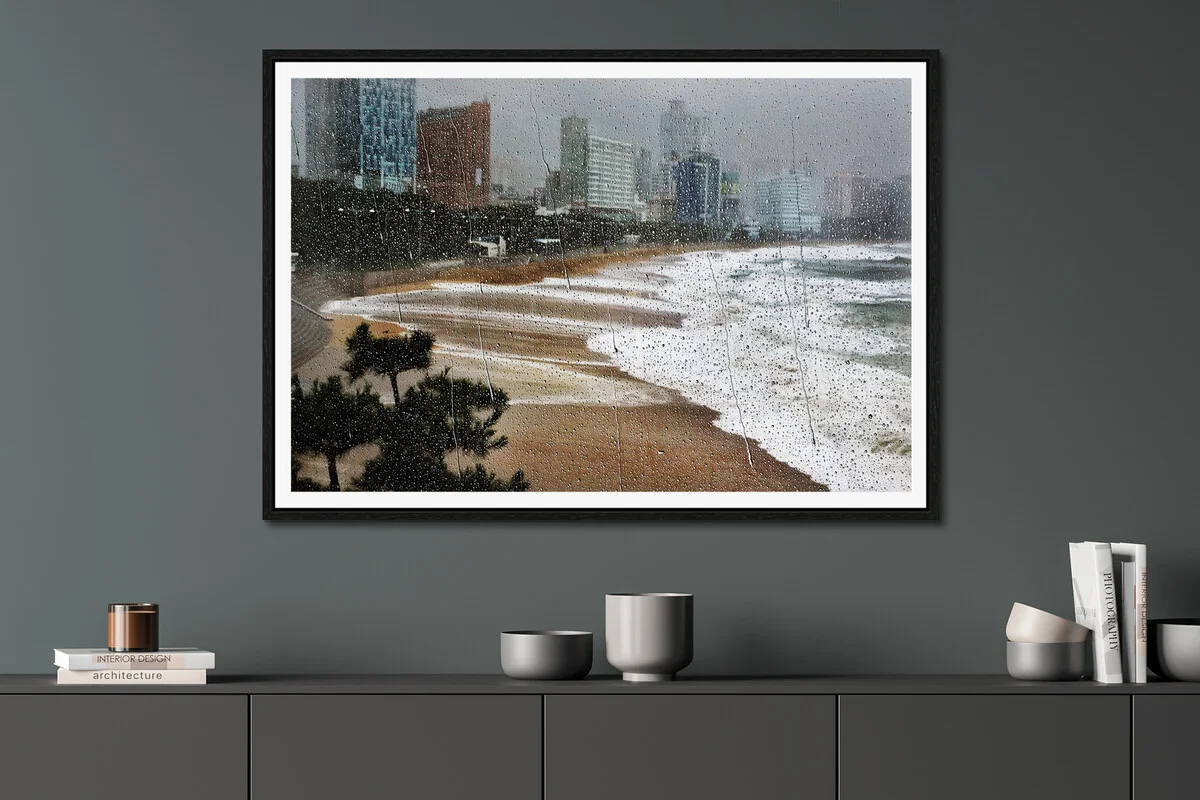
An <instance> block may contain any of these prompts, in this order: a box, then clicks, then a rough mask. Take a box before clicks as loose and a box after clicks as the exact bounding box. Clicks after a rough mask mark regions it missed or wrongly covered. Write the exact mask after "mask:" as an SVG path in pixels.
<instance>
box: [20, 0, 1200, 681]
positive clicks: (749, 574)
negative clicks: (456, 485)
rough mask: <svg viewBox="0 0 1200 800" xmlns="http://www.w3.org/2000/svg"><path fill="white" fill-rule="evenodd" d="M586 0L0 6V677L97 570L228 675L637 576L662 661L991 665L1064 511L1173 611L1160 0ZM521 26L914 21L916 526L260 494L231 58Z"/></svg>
mask: <svg viewBox="0 0 1200 800" xmlns="http://www.w3.org/2000/svg"><path fill="white" fill-rule="evenodd" d="M608 5H609V7H610V8H611V9H612V10H611V11H610V12H606V13H597V14H595V15H590V16H589V18H588V19H587V20H586V21H583V20H580V21H576V20H575V19H573V18H572V16H571V15H572V13H573V11H574V10H575V8H576V6H575V5H572V4H563V3H558V2H554V3H551V2H504V3H490V2H481V1H480V0H460V1H459V2H453V3H436V2H424V3H408V2H396V3H386V4H385V3H368V2H336V3H335V2H332V1H331V0H326V1H325V2H311V1H306V2H290V3H277V4H274V6H273V7H268V6H266V5H265V4H256V3H245V2H241V3H218V2H206V3H173V4H166V3H164V4H153V3H135V2H108V3H97V4H93V3H86V2H82V1H81V2H77V3H62V2H43V3H38V4H34V3H16V2H12V3H6V4H5V11H4V14H3V20H4V21H3V24H0V120H2V124H0V153H2V154H3V155H0V165H2V166H3V170H2V172H0V175H2V182H0V264H2V267H3V284H2V286H3V291H2V292H0V298H2V299H0V369H2V372H0V374H2V375H3V391H0V435H2V437H3V438H2V440H0V441H2V451H0V452H2V456H3V457H2V458H0V645H2V646H0V671H42V670H46V669H48V668H49V666H50V649H51V648H52V647H53V646H56V645H58V646H72V645H74V646H80V645H89V644H102V643H103V641H104V608H105V604H106V603H108V602H111V601H130V600H153V601H157V602H159V603H161V604H162V605H163V609H164V611H163V618H164V622H163V628H164V639H165V642H166V643H175V644H180V643H189V644H196V645H201V646H207V647H210V648H213V649H215V650H216V651H217V652H218V654H219V657H220V658H219V664H220V665H221V667H222V669H223V670H224V671H236V670H241V671H269V670H280V671H293V672H300V671H320V670H331V671H332V670H337V671H376V672H387V671H448V672H472V671H495V670H497V669H498V664H497V651H498V645H497V639H498V637H497V632H498V631H499V630H501V629H504V628H512V627H523V628H528V627H542V626H545V627H559V626H570V627H583V628H590V629H592V630H596V631H601V630H602V629H603V594H604V592H605V591H629V590H659V589H671V590H683V591H692V592H696V593H697V602H696V613H697V625H696V636H697V648H696V652H697V658H696V662H695V666H694V667H693V671H695V672H697V673H700V672H704V673H715V672H805V671H818V670H819V671H858V672H862V671H875V672H921V671H929V672H932V671H947V672H960V671H961V672H971V671H1001V670H1003V668H1004V661H1003V652H1004V650H1003V638H1004V636H1003V628H1004V621H1005V617H1006V614H1007V611H1008V607H1009V605H1010V604H1011V603H1012V602H1013V601H1014V600H1021V601H1024V602H1028V603H1032V604H1035V605H1038V606H1043V607H1046V608H1049V609H1052V610H1056V611H1059V612H1064V613H1069V612H1070V601H1071V592H1070V589H1069V582H1068V564H1067V542H1068V541H1069V540H1071V539H1080V538H1085V537H1086V538H1092V539H1103V540H1108V539H1112V540H1116V539H1127V540H1128V539H1132V540H1137V541H1145V542H1148V543H1149V544H1150V548H1151V558H1152V560H1153V583H1154V589H1153V593H1152V596H1153V601H1152V602H1153V608H1154V611H1153V613H1154V614H1155V615H1158V614H1167V613H1171V614H1181V613H1190V614H1200V582H1197V581H1196V578H1197V575H1198V574H1200V547H1198V546H1197V540H1196V524H1195V522H1194V520H1193V513H1192V506H1193V502H1194V497H1195V483H1196V478H1197V475H1198V469H1197V465H1196V456H1197V446H1198V444H1200V424H1197V418H1196V388H1197V379H1196V372H1195V362H1196V356H1195V351H1194V349H1193V348H1194V346H1195V344H1196V322H1195V320H1196V312H1195V309H1196V305H1197V297H1200V269H1198V268H1197V267H1198V263H1197V258H1196V253H1197V246H1198V245H1197V235H1196V233H1195V230H1194V228H1195V220H1196V218H1197V212H1198V211H1200V209H1198V207H1197V199H1196V198H1197V194H1196V188H1197V185H1198V179H1200V174H1198V166H1197V159H1196V156H1195V149H1194V140H1195V138H1196V134H1197V132H1196V121H1197V104H1196V100H1195V94H1194V92H1195V79H1196V77H1197V70H1196V67H1195V62H1194V60H1193V59H1194V51H1193V47H1192V45H1193V41H1192V39H1193V35H1194V33H1193V32H1194V30H1195V24H1194V23H1195V21H1196V20H1195V14H1194V13H1190V14H1189V15H1190V16H1191V17H1192V18H1191V19H1185V18H1184V14H1183V13H1180V12H1174V11H1172V10H1171V9H1170V7H1169V6H1168V5H1166V4H1161V7H1160V4H1156V3H1141V4H1133V3H1109V4H1108V5H1107V6H1105V5H1102V4H1098V3H1095V2H1087V3H1084V2H1076V3H1043V2H1005V3H1003V4H1001V3H996V4H993V6H992V7H991V8H990V9H989V8H988V7H987V6H986V4H982V3H978V4H976V3H936V2H899V1H898V0H878V1H877V2H859V1H858V0H843V1H842V2H820V3H816V2H786V3H782V2H781V3H779V4H778V5H777V6H772V5H768V4H767V3H766V2H741V3H715V2H711V0H695V2H690V3H688V4H686V6H685V5H678V6H676V7H668V6H667V5H663V4H653V3H646V2H636V0H631V1H630V2H625V0H620V1H619V2H610V3H609V4H608ZM579 8H582V6H580V7H579ZM588 8H589V9H591V10H593V11H594V10H596V8H597V6H596V5H595V4H592V5H589V6H588ZM547 46H561V47H655V48H672V47H674V48H705V47H762V48H771V47H781V48H900V47H916V48H936V49H940V50H941V51H942V54H943V57H944V67H945V76H944V82H943V83H944V108H945V119H944V133H945V147H944V159H943V166H944V172H945V179H944V208H945V213H944V216H943V229H944V231H945V233H944V238H943V241H944V255H945V259H944V265H943V273H944V284H943V286H944V296H945V304H944V330H945V337H944V340H945V345H944V355H945V358H944V375H945V380H944V384H943V399H944V414H943V424H944V428H943V438H944V442H945V445H944V455H945V475H944V481H943V482H944V501H945V502H944V507H945V510H944V521H943V522H941V523H938V524H895V523H853V524H836V523H821V522H812V523H809V522H794V523H784V524H762V523H756V524H736V523H718V524H699V523H670V524H669V523H640V524H630V523H622V524H604V523H592V524H581V523H569V524H567V523H544V524H533V523H526V524H516V523H506V524H482V523H471V524H424V523H393V524H361V523H359V524H355V523H344V524H334V523H311V524H287V525H283V524H275V525H267V524H265V523H263V522H262V521H261V519H260V515H261V508H260V502H261V500H260V498H261V472H260V470H261V466H260V452H261V445H260V441H261V439H260V437H261V412H260V402H261V401H260V391H261V372H260V370H261V358H260V350H259V344H260V337H261V329H260V324H261V314H260V308H261V299H260V295H259V280H260V270H261V249H260V244H261V234H260V231H261V199H262V198H261V188H260V181H261V169H260V163H261V139H260V133H261V124H260V119H261V102H262V99H261V81H260V62H261V51H262V49H263V48H283V47H388V48H408V47H419V48H430V47H547ZM601 655H602V654H601ZM597 663H598V664H601V663H602V657H598V660H597Z"/></svg>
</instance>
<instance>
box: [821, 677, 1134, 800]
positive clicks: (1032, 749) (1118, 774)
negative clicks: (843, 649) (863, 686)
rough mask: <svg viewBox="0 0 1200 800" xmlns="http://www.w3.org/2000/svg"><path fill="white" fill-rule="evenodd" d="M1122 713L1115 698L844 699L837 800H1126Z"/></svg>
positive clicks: (1123, 700)
mask: <svg viewBox="0 0 1200 800" xmlns="http://www.w3.org/2000/svg"><path fill="white" fill-rule="evenodd" d="M1129 711H1130V705H1129V698H1128V697H1117V696H1113V697H1095V696H1091V697H1079V696H1063V695H1042V696H1032V695H1024V696H983V697H973V696H962V695H956V696H946V695H943V696H855V697H852V696H845V697H842V698H841V709H840V714H841V726H840V729H841V767H840V771H841V776H840V777H841V787H842V791H841V798H842V800H910V799H911V800H963V798H970V800H1011V799H1012V798H1014V797H1019V798H1022V800H1064V798H1074V797H1080V798H1087V800H1129V793H1130V792H1129V789H1130V783H1129V780H1130V745H1131V743H1130V740H1129V722H1130V718H1129ZM1139 800H1141V798H1140V797H1139Z"/></svg>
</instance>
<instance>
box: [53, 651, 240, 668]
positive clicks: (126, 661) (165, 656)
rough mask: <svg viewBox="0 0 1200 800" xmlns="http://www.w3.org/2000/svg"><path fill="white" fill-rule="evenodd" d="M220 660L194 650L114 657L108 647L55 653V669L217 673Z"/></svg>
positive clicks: (118, 655)
mask: <svg viewBox="0 0 1200 800" xmlns="http://www.w3.org/2000/svg"><path fill="white" fill-rule="evenodd" d="M216 665H217V657H216V656H215V655H213V654H212V653H210V652H209V651H207V650H197V649H196V648H195V647H172V648H168V649H166V650H156V651H154V652H153V653H114V652H113V651H112V650H109V649H108V648H107V647H74V648H71V647H68V648H64V649H60V650H55V651H54V666H56V667H62V668H63V669H85V670H86V669H151V670H160V669H215V668H216Z"/></svg>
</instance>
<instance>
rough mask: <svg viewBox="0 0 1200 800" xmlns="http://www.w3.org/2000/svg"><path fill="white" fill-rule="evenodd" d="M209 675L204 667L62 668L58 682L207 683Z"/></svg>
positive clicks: (119, 683) (112, 684)
mask: <svg viewBox="0 0 1200 800" xmlns="http://www.w3.org/2000/svg"><path fill="white" fill-rule="evenodd" d="M207 676H208V671H207V670H203V669H60V670H59V671H58V682H59V683H60V684H69V685H72V686H114V685H123V684H138V685H142V686H149V685H151V684H158V685H167V686H183V685H195V684H202V683H207Z"/></svg>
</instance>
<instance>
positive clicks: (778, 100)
mask: <svg viewBox="0 0 1200 800" xmlns="http://www.w3.org/2000/svg"><path fill="white" fill-rule="evenodd" d="M909 93H910V85H909V82H908V81H907V80H858V79H808V80H760V79H736V80H735V79H730V80H707V79H706V80H698V79H697V80H649V79H646V80H615V79H589V80H551V79H534V80H485V79H445V80H443V79H439V80H418V81H416V90H415V102H416V108H417V109H418V110H426V109H429V108H442V107H458V106H466V105H469V104H470V103H472V102H478V101H483V100H486V101H488V102H489V103H491V108H492V143H491V151H492V152H491V156H492V180H493V181H494V182H497V183H502V184H505V185H506V186H511V187H515V188H517V189H520V190H528V189H532V188H534V187H540V186H544V185H545V182H546V167H545V162H546V161H548V162H549V164H550V168H551V169H557V168H558V167H559V164H560V157H559V136H558V130H559V123H560V120H561V119H562V118H563V117H567V116H571V115H572V114H576V115H579V116H581V117H584V118H586V119H588V121H589V127H590V132H591V133H593V134H594V135H598V136H603V137H606V138H611V139H615V140H618V141H623V142H628V143H630V144H632V145H634V146H635V147H637V148H642V147H645V148H648V149H649V150H650V151H651V152H653V153H655V154H656V156H657V154H658V152H659V148H660V141H659V139H660V135H659V134H660V120H661V116H662V114H663V112H665V111H667V109H668V107H669V104H670V102H671V101H672V100H683V101H685V102H686V103H687V105H688V108H689V110H690V111H691V113H693V114H695V115H697V116H701V117H707V118H709V120H710V136H711V145H712V150H713V152H714V153H716V154H717V155H718V156H719V157H720V158H721V160H722V162H723V163H725V164H732V165H736V166H737V167H738V168H739V169H740V170H742V171H743V172H744V173H746V175H745V176H744V177H747V178H750V179H754V178H758V177H764V176H766V175H769V174H772V173H778V172H780V171H783V170H786V169H788V168H790V166H791V161H792V118H793V117H795V138H796V148H795V151H796V152H795V154H796V159H797V160H798V161H799V160H803V159H805V158H807V159H808V160H809V162H810V163H811V164H812V168H813V171H814V174H815V175H816V176H817V177H822V176H825V175H829V174H832V173H835V172H839V171H843V170H846V169H851V168H855V169H860V170H862V171H863V172H865V173H867V174H868V175H871V176H874V177H877V178H883V179H887V178H891V177H894V176H896V175H901V174H906V173H908V172H909V171H910V166H909V165H910V160H911V147H910V135H909V133H910V132H909V120H910V97H909ZM298 101H299V102H298ZM298 106H299V108H297V107H298ZM302 106H303V100H302V93H298V92H297V91H296V90H295V89H293V119H295V118H296V114H297V113H302ZM539 126H540V128H541V130H540V143H539V131H538V128H539ZM299 146H300V147H301V148H302V147H303V143H299ZM293 157H294V158H295V154H294V155H293ZM543 159H544V160H543Z"/></svg>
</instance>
